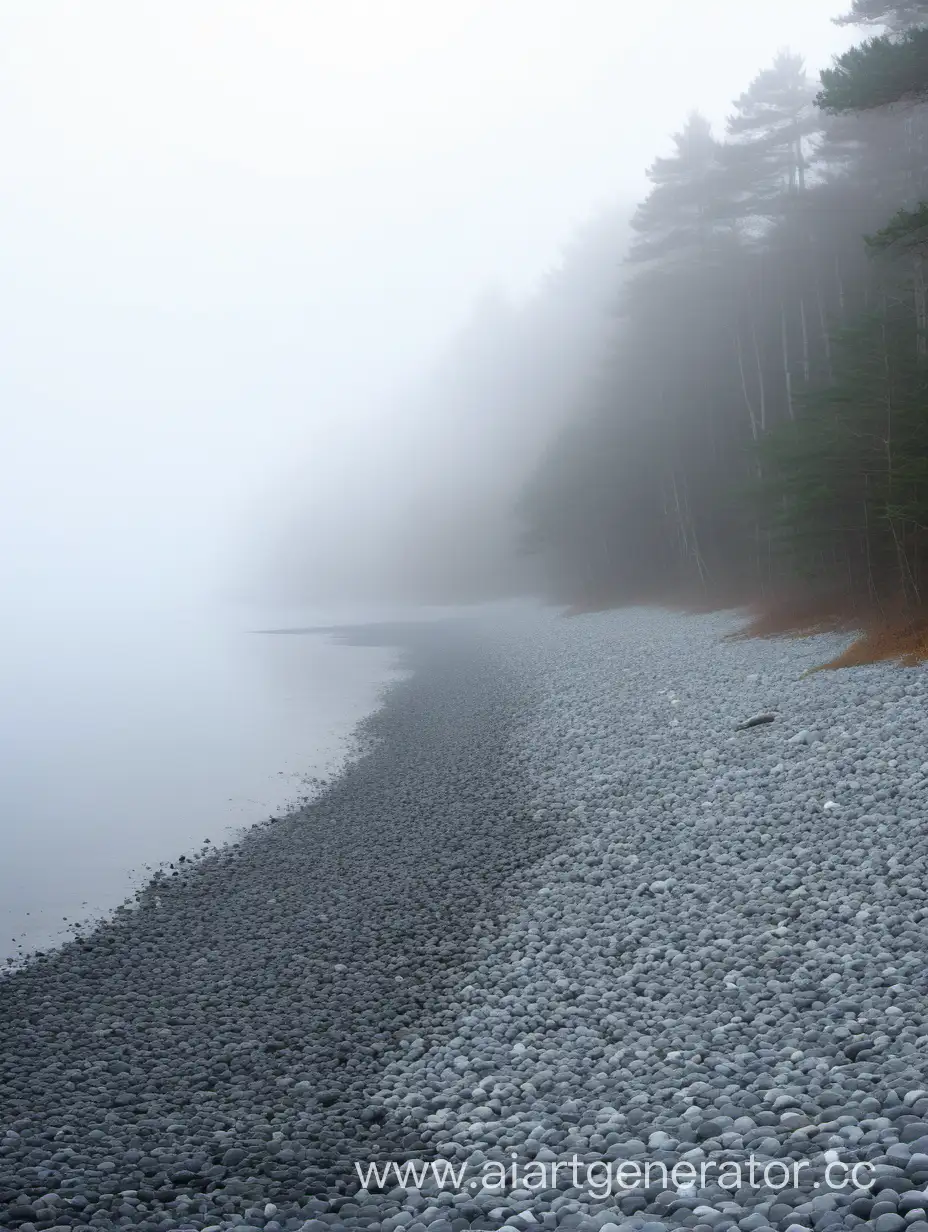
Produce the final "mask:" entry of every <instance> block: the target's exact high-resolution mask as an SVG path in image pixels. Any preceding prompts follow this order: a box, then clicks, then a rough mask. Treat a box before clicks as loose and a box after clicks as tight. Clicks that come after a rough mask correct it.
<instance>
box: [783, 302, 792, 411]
mask: <svg viewBox="0 0 928 1232" xmlns="http://www.w3.org/2000/svg"><path fill="white" fill-rule="evenodd" d="M780 346H781V348H782V351H783V382H784V385H785V386H786V409H787V411H788V412H789V417H790V419H795V418H796V412H795V409H794V408H793V378H792V376H791V374H790V370H789V341H788V339H787V336H786V308H785V307H781V308H780Z"/></svg>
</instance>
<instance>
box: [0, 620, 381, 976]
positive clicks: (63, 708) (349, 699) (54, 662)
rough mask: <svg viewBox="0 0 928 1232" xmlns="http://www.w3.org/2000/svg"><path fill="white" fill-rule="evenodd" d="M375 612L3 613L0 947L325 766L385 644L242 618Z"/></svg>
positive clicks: (339, 747) (271, 801) (371, 701)
mask: <svg viewBox="0 0 928 1232" xmlns="http://www.w3.org/2000/svg"><path fill="white" fill-rule="evenodd" d="M383 615H384V614H383V613H382V612H373V611H370V612H364V611H358V610H352V611H350V612H347V611H345V610H341V611H334V610H329V611H320V610H315V611H308V610H306V609H303V610H298V611H292V610H287V611H281V610H276V611H275V610H269V609H264V610H262V609H256V608H252V609H243V608H241V607H235V606H230V605H220V604H215V605H207V604H199V605H193V606H190V607H189V608H184V607H183V606H182V605H179V604H178V603H176V601H175V602H173V603H171V604H167V603H166V604H164V605H163V607H162V608H161V609H159V607H158V606H157V604H152V603H147V604H146V605H144V607H143V606H141V605H139V606H137V607H136V608H135V609H133V607H132V605H122V606H120V605H118V604H114V605H113V607H112V608H111V609H110V611H109V612H108V613H105V612H101V610H100V609H99V608H96V607H94V608H93V610H89V611H87V612H85V613H82V612H81V611H80V610H79V609H76V608H75V606H74V605H73V604H72V605H71V607H70V609H69V608H68V607H67V605H64V604H63V605H62V606H61V607H55V608H49V607H47V606H42V607H41V609H35V608H34V609H32V610H24V611H23V612H21V613H20V614H19V616H18V617H17V614H16V613H13V615H12V616H10V615H9V613H8V614H7V620H6V629H5V632H4V639H3V648H2V656H0V680H2V692H3V698H4V703H3V706H2V708H0V716H2V717H0V815H2V817H3V819H4V824H3V830H4V850H3V860H2V865H0V955H2V956H3V958H7V957H15V956H16V955H17V954H21V953H22V952H23V950H24V949H25V950H31V949H35V948H36V947H45V946H47V945H49V944H50V943H53V942H54V941H56V940H61V939H63V937H65V936H67V930H68V928H69V925H73V924H74V923H75V922H79V921H86V920H87V919H89V918H94V917H97V916H99V915H100V914H101V913H105V912H106V911H108V910H111V909H112V908H114V907H116V906H118V905H119V903H120V902H122V901H123V900H124V899H125V898H126V896H127V894H129V893H130V892H131V891H132V889H133V888H134V887H135V886H137V885H139V884H140V882H141V881H142V880H143V879H144V878H145V877H146V875H147V870H148V869H151V868H153V867H156V866H157V865H159V864H161V863H162V862H165V861H171V860H174V859H176V858H177V857H178V856H179V855H181V854H183V853H190V852H192V851H193V850H195V849H196V848H198V847H199V846H200V845H201V844H202V843H203V840H204V839H209V840H210V841H211V842H212V843H218V842H222V841H224V840H227V839H230V838H234V837H235V835H236V834H237V833H238V832H239V831H240V830H241V828H242V827H243V826H247V825H249V824H252V823H254V822H259V821H261V820H263V819H265V818H267V817H268V816H271V815H273V814H274V813H276V812H279V811H281V810H283V809H285V808H286V807H287V806H288V804H291V803H293V802H294V801H296V800H298V799H300V798H301V797H305V796H306V795H307V793H308V792H310V791H311V790H312V784H311V783H310V782H309V781H308V780H310V779H311V778H312V777H313V776H320V777H326V776H328V775H329V774H331V772H332V771H333V770H335V769H337V767H338V765H339V764H340V763H341V761H342V760H343V758H344V756H345V751H346V747H347V744H348V737H349V735H350V733H351V731H352V729H353V727H354V726H355V724H356V723H357V721H358V720H359V719H360V718H361V717H362V716H363V715H364V714H366V713H368V712H370V711H371V710H372V709H374V708H375V707H376V705H377V704H378V698H379V695H380V692H381V690H382V688H383V686H384V684H385V683H386V682H388V681H389V680H391V679H394V678H395V677H396V675H397V669H396V667H395V658H396V656H395V652H394V651H392V650H391V649H390V648H388V647H378V646H351V645H346V644H343V643H342V642H341V641H340V640H339V639H337V638H334V637H332V636H326V635H306V636H298V637H295V636H291V637H283V636H273V635H268V634H263V633H260V632H257V631H256V630H260V629H266V628H274V627H279V626H284V627H287V626H293V625H298V626H306V625H316V624H330V623H337V622H346V623H363V621H364V620H365V618H367V617H369V618H370V619H377V618H382V617H383Z"/></svg>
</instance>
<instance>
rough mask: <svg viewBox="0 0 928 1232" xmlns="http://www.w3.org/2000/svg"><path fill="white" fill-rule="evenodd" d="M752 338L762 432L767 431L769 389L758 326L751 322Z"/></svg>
mask: <svg viewBox="0 0 928 1232" xmlns="http://www.w3.org/2000/svg"><path fill="white" fill-rule="evenodd" d="M751 337H752V338H753V340H754V362H755V363H756V364H757V385H758V389H759V390H760V430H761V432H766V431H767V389H766V386H765V385H764V365H763V364H762V363H761V361H760V347H759V346H758V343H757V326H756V324H755V323H754V322H753V321H752V322H751Z"/></svg>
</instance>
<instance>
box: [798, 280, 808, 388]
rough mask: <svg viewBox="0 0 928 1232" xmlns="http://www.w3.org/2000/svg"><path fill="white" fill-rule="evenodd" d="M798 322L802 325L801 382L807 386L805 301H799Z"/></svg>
mask: <svg viewBox="0 0 928 1232" xmlns="http://www.w3.org/2000/svg"><path fill="white" fill-rule="evenodd" d="M799 320H800V322H801V324H802V380H803V383H804V384H805V385H808V384H809V327H808V324H807V322H806V304H805V300H804V299H802V298H800V300H799Z"/></svg>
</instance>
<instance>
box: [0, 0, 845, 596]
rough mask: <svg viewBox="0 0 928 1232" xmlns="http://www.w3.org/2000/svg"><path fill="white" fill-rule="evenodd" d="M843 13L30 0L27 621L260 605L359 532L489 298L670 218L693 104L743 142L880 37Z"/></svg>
mask: <svg viewBox="0 0 928 1232" xmlns="http://www.w3.org/2000/svg"><path fill="white" fill-rule="evenodd" d="M838 11H841V10H840V8H836V3H835V0H701V2H700V3H692V0H648V3H640V4H636V3H633V2H632V0H150V2H147V0H146V2H143V0H73V2H66V0H41V2H39V0H4V3H3V5H2V7H0V56H2V64H0V99H2V112H3V118H2V123H0V181H2V183H0V232H2V247H0V251H2V267H0V286H2V305H3V307H2V322H0V324H2V329H0V348H2V364H0V382H2V389H0V398H2V417H3V420H4V426H3V428H2V430H0V432H2V436H0V511H2V515H3V532H2V534H3V539H4V545H3V546H4V554H5V557H6V562H7V563H6V566H5V568H6V571H7V581H8V583H10V587H9V589H11V590H12V593H13V595H14V597H15V599H16V602H17V603H20V604H23V603H25V604H27V605H28V604H30V603H35V604H47V603H49V602H52V601H57V600H58V599H60V598H61V596H62V595H70V596H71V597H72V599H73V598H80V597H83V598H84V599H86V601H87V602H91V603H93V602H98V601H99V600H100V598H101V596H104V595H106V594H112V593H115V592H118V591H119V590H120V589H123V588H129V589H137V588H144V589H146V590H147V589H151V588H162V589H163V588H168V589H170V588H171V587H173V586H175V585H181V586H186V585H187V584H188V582H189V580H190V579H191V578H193V577H196V578H197V585H200V584H203V585H207V586H226V587H228V586H230V585H234V574H235V550H236V548H237V547H238V546H241V545H242V544H244V543H245V542H249V547H248V549H247V551H253V550H254V547H255V542H256V541H257V540H259V539H260V535H261V533H263V528H265V527H270V526H271V525H272V524H273V522H274V518H275V516H276V513H275V506H276V505H277V503H278V502H281V503H284V504H286V503H288V502H290V501H292V499H293V491H294V483H295V482H296V481H297V479H298V482H299V483H300V484H303V485H306V486H311V487H315V488H318V487H319V486H320V485H321V486H322V488H323V489H324V490H331V491H332V504H331V510H332V517H333V518H341V517H343V516H344V510H341V509H339V507H338V503H337V491H338V474H339V467H343V466H344V465H345V459H346V458H347V457H348V456H349V444H350V442H352V441H356V442H363V439H364V432H363V425H364V424H365V423H366V422H369V420H370V419H371V418H372V417H380V418H382V417H383V416H385V415H389V413H390V407H391V403H392V404H394V405H395V402H396V399H397V397H399V395H400V391H402V390H403V389H404V388H408V387H409V386H410V385H411V384H413V383H414V382H415V377H416V374H417V373H418V372H420V371H422V370H423V369H424V368H425V367H426V366H427V365H428V364H429V363H430V362H431V361H432V360H433V359H434V357H435V355H436V354H437V352H438V350H439V348H440V347H441V345H442V343H443V342H444V341H445V340H447V339H448V337H449V336H450V335H451V333H452V332H453V330H454V329H455V328H456V326H457V325H458V324H459V322H460V321H461V320H462V319H463V318H464V317H465V316H466V315H467V312H468V310H469V308H470V305H471V303H472V302H473V301H474V299H475V298H476V297H477V296H478V295H479V294H480V293H481V292H482V291H483V290H484V289H485V288H486V287H487V286H489V285H497V286H499V287H501V288H503V289H505V290H506V291H508V292H509V293H510V294H512V295H514V296H516V297H520V296H524V295H525V294H527V293H529V292H530V291H531V289H532V287H533V286H534V285H535V284H536V282H537V280H538V279H539V278H540V276H541V275H542V274H543V273H544V271H545V270H546V269H547V268H549V267H550V266H551V265H552V264H554V263H555V262H556V260H557V254H558V249H559V247H560V245H561V244H562V243H563V242H564V241H566V240H567V239H569V237H570V235H571V233H572V231H573V230H574V229H575V227H576V226H577V225H578V224H580V223H581V222H582V221H583V220H584V219H585V218H586V217H587V216H588V215H590V214H591V213H594V212H595V211H596V210H597V209H599V208H601V207H602V206H604V205H606V204H608V203H609V202H611V201H614V200H616V199H625V200H629V201H634V200H636V199H637V198H638V197H639V196H640V195H641V193H642V190H643V186H644V170H645V167H646V166H647V164H648V163H649V162H650V161H651V160H652V158H653V157H654V155H655V154H657V153H660V152H662V151H663V150H665V149H666V143H667V136H668V134H669V133H670V132H671V131H672V130H674V129H675V128H678V127H679V125H680V123H681V121H682V119H683V117H684V116H685V113H686V111H687V110H688V109H689V108H690V107H693V106H698V107H700V108H701V109H703V110H704V111H705V112H706V113H707V114H708V115H709V116H710V118H712V119H713V120H714V121H718V122H722V121H723V120H724V116H725V114H726V111H727V109H728V104H729V101H730V100H731V98H733V97H734V96H735V95H737V94H738V93H740V91H741V90H742V89H743V88H744V87H745V86H746V84H747V82H748V81H749V79H750V78H751V77H752V76H753V75H754V74H755V72H756V71H757V70H758V69H759V68H761V67H763V66H765V65H766V64H767V63H768V62H769V61H770V60H771V59H772V57H773V55H774V53H775V52H776V50H777V49H778V47H780V46H783V45H790V46H792V47H793V48H794V49H796V50H798V51H801V52H802V53H804V54H805V55H806V57H807V60H808V62H809V64H810V66H811V67H814V68H818V67H821V66H822V65H824V64H827V63H828V62H829V60H830V58H831V56H832V55H833V54H834V53H836V52H838V51H840V50H842V49H843V48H844V47H846V46H847V45H848V44H849V43H850V42H852V41H854V38H855V33H854V32H853V31H848V30H845V29H839V28H837V27H835V26H833V25H832V24H831V23H830V20H829V19H830V18H831V17H832V16H834V15H835V13H836V12H838ZM357 447H359V448H360V447H362V446H361V445H358V446H357ZM248 528H251V537H250V541H249V534H248ZM324 533H325V527H320V534H324ZM242 551H243V555H247V552H246V550H245V549H244V548H242Z"/></svg>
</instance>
